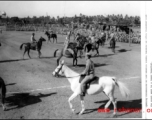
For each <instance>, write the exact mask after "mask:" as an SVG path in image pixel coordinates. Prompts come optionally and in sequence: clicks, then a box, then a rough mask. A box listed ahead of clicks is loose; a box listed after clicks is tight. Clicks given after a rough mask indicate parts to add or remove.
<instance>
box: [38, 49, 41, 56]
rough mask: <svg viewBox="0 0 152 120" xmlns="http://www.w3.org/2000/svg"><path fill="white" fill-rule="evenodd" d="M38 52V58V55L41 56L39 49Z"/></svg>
mask: <svg viewBox="0 0 152 120" xmlns="http://www.w3.org/2000/svg"><path fill="white" fill-rule="evenodd" d="M38 54H39V56H38V57H39V58H40V56H41V51H40V50H38Z"/></svg>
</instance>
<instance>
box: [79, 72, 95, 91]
mask: <svg viewBox="0 0 152 120" xmlns="http://www.w3.org/2000/svg"><path fill="white" fill-rule="evenodd" d="M93 78H94V75H93V74H90V75H86V76H85V78H84V79H83V80H82V82H81V91H82V92H84V93H85V92H86V84H87V83H88V82H89V81H91V80H92V79H93Z"/></svg>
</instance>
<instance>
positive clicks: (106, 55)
mask: <svg viewBox="0 0 152 120" xmlns="http://www.w3.org/2000/svg"><path fill="white" fill-rule="evenodd" d="M112 55H115V54H105V55H95V56H93V58H95V57H108V56H112Z"/></svg>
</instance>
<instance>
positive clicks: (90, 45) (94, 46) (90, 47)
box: [84, 40, 100, 55]
mask: <svg viewBox="0 0 152 120" xmlns="http://www.w3.org/2000/svg"><path fill="white" fill-rule="evenodd" d="M99 44H100V41H99V40H98V41H96V42H94V43H88V44H86V45H85V46H84V51H85V52H90V51H91V50H92V51H94V50H96V52H97V53H96V55H99ZM86 50H87V51H86Z"/></svg>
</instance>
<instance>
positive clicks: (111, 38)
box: [109, 30, 115, 42]
mask: <svg viewBox="0 0 152 120" xmlns="http://www.w3.org/2000/svg"><path fill="white" fill-rule="evenodd" d="M111 40H115V33H114V30H112V31H111V34H110V40H109V42H110V41H111Z"/></svg>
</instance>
